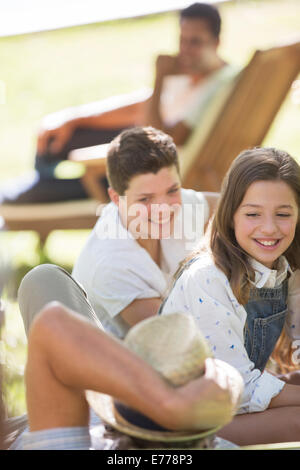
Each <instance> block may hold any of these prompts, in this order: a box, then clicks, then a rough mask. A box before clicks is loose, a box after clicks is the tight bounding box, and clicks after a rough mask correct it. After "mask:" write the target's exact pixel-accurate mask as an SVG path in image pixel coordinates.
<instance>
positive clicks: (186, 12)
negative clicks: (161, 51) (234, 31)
mask: <svg viewBox="0 0 300 470" xmlns="http://www.w3.org/2000/svg"><path fill="white" fill-rule="evenodd" d="M184 18H186V19H191V20H193V19H194V20H203V21H206V22H207V24H208V26H209V28H210V30H211V32H212V34H213V35H214V36H215V37H216V38H218V37H219V36H220V31H221V17H220V13H219V12H218V10H217V8H216V7H215V6H213V5H209V4H208V3H193V4H192V5H190V6H189V7H187V8H184V9H183V10H181V12H180V20H182V19H184Z"/></svg>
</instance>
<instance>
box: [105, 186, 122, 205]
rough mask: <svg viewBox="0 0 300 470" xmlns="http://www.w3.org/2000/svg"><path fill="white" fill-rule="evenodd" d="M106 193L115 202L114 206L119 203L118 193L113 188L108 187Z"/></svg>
mask: <svg viewBox="0 0 300 470" xmlns="http://www.w3.org/2000/svg"><path fill="white" fill-rule="evenodd" d="M107 191H108V195H109V197H110V199H111V201H112V202H114V203H115V204H116V206H118V205H119V199H120V196H119V194H118V193H117V191H115V190H114V189H113V188H111V187H109V188H108V190H107Z"/></svg>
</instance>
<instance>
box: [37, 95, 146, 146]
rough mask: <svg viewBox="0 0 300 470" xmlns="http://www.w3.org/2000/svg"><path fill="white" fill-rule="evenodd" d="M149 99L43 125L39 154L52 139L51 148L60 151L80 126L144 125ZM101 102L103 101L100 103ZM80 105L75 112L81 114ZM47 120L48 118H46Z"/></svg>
mask: <svg viewBox="0 0 300 470" xmlns="http://www.w3.org/2000/svg"><path fill="white" fill-rule="evenodd" d="M147 103H148V99H145V100H137V101H136V102H133V103H131V104H127V105H124V106H119V107H117V108H114V109H110V110H106V111H103V112H99V113H97V112H96V113H94V114H91V115H86V116H84V115H83V116H76V115H75V116H74V117H72V118H68V119H66V120H64V121H63V122H62V123H59V124H58V125H54V126H49V125H48V124H46V125H43V126H42V128H41V130H40V132H39V135H38V142H37V149H38V154H39V155H42V154H43V153H44V152H45V151H46V149H47V146H48V143H49V139H51V140H52V141H51V143H50V148H49V150H50V151H51V152H53V153H56V152H59V151H60V150H61V149H62V148H63V146H64V145H65V143H66V142H67V141H68V140H69V139H70V137H71V136H72V134H73V133H74V132H75V130H76V129H78V128H80V127H81V128H92V129H118V128H126V127H130V126H135V125H142V123H143V120H144V114H145V108H146V105H147ZM100 104H101V103H100ZM80 109H81V108H80V107H79V108H78V111H76V110H75V113H76V112H78V113H79V114H80ZM46 122H47V120H46Z"/></svg>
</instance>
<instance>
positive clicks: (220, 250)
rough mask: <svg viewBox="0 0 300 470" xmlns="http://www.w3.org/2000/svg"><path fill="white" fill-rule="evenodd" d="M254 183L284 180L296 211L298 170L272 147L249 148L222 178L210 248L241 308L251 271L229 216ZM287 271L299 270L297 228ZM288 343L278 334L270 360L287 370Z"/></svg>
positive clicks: (299, 196)
mask: <svg viewBox="0 0 300 470" xmlns="http://www.w3.org/2000/svg"><path fill="white" fill-rule="evenodd" d="M256 181H284V182H285V183H286V184H287V185H288V186H289V187H290V188H291V189H292V190H293V192H294V195H295V199H296V202H297V205H298V208H299V209H300V167H299V165H298V163H297V162H296V161H295V160H294V159H293V158H292V157H291V156H290V155H289V154H288V153H286V152H284V151H281V150H276V149H274V148H253V149H249V150H245V151H244V152H242V153H241V154H240V155H239V156H238V157H237V158H236V159H235V160H234V162H233V164H232V165H231V167H230V169H229V171H228V172H227V175H226V176H225V178H224V181H223V185H222V189H221V196H220V199H219V203H218V207H217V210H216V214H215V216H214V219H213V221H212V224H211V232H210V249H211V252H212V256H213V259H214V262H215V264H216V266H217V267H218V268H219V269H221V270H222V271H223V272H224V273H225V275H226V277H227V279H228V280H229V283H230V286H231V288H232V291H233V293H234V295H235V297H236V298H237V300H238V302H239V303H241V304H243V305H245V304H246V303H247V301H248V298H249V292H250V287H251V284H250V280H253V279H254V271H253V268H252V267H251V265H250V262H249V257H248V254H247V253H246V252H244V251H243V250H242V248H241V247H240V246H239V245H238V243H237V241H236V238H235V233H234V226H233V217H234V214H235V212H236V210H237V209H238V207H239V206H240V204H241V202H242V200H243V198H244V196H245V193H246V191H247V189H248V188H249V186H250V185H251V184H252V183H254V182H256ZM284 255H285V256H286V258H287V260H288V262H289V264H290V266H291V268H292V269H293V270H294V269H299V268H300V226H299V222H298V224H297V227H296V232H295V237H294V240H293V242H292V244H291V245H290V247H289V248H288V250H287V251H286V252H285V253H284ZM290 343H291V342H290V340H289V339H288V338H287V336H286V335H285V333H283V334H282V335H281V337H280V338H279V341H278V343H277V345H276V348H275V350H274V352H273V357H274V359H276V360H277V362H279V365H280V366H281V368H282V367H283V365H285V366H286V367H287V369H289V370H290V369H291V368H295V366H294V364H293V363H292V361H291V347H290V346H291V345H290Z"/></svg>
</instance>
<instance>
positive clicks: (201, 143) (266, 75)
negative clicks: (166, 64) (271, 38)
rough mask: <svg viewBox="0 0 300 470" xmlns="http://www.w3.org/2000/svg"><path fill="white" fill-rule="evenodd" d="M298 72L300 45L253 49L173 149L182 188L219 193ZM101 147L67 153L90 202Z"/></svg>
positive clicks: (260, 134) (262, 134) (102, 161)
mask: <svg viewBox="0 0 300 470" xmlns="http://www.w3.org/2000/svg"><path fill="white" fill-rule="evenodd" d="M299 72H300V41H299V42H294V43H292V44H286V45H282V46H279V47H274V48H271V49H267V50H257V51H256V52H255V53H254V55H253V57H252V59H251V60H250V62H249V64H248V65H247V66H246V67H245V68H244V69H243V70H242V71H241V72H240V73H239V74H238V75H237V77H236V78H235V79H234V80H232V81H231V82H228V83H227V84H226V85H225V86H223V87H222V89H221V90H220V91H219V92H218V93H216V94H215V95H214V97H213V99H212V100H210V102H209V104H208V105H207V108H206V109H205V116H204V118H203V119H201V122H200V123H199V125H198V126H197V127H196V129H195V130H194V131H193V133H192V135H191V137H190V138H189V139H188V141H187V143H186V144H185V145H184V146H183V147H179V148H178V153H179V159H180V167H181V176H182V183H183V186H184V187H185V188H192V189H195V190H202V191H219V190H220V186H221V182H222V179H223V177H224V176H225V173H226V171H227V170H228V168H229V166H230V164H231V162H232V161H233V159H234V158H235V157H236V156H237V155H238V154H239V153H240V152H241V151H242V150H244V149H246V148H249V147H254V146H259V145H261V144H262V142H263V139H264V137H265V136H266V134H267V132H268V130H269V128H270V126H271V124H272V122H273V120H274V118H275V116H276V114H277V112H278V110H279V108H280V106H281V104H282V103H283V101H284V99H285V97H286V95H287V93H288V91H289V89H290V87H291V85H292V83H293V81H294V80H295V78H296V77H297V75H298V73H299ZM106 149H107V146H106V145H105V146H102V145H98V146H94V147H90V148H86V149H78V150H74V151H72V152H71V153H70V159H71V160H73V161H77V162H81V163H83V164H84V165H85V166H86V170H87V171H86V174H85V184H86V187H87V188H89V190H90V191H91V193H92V194H93V195H94V197H96V198H97V197H99V195H97V188H96V187H95V176H99V174H103V175H104V174H105V163H106V162H105V154H106ZM100 200H101V199H100Z"/></svg>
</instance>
